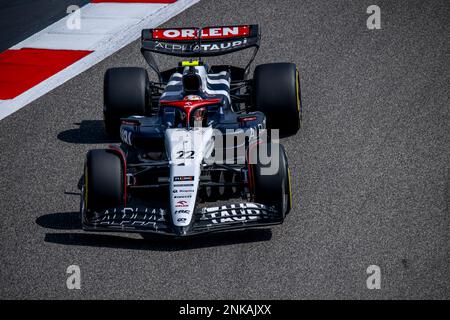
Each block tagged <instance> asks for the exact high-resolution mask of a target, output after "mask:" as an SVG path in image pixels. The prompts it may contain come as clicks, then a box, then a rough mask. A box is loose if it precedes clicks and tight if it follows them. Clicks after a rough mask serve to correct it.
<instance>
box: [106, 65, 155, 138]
mask: <svg viewBox="0 0 450 320" xmlns="http://www.w3.org/2000/svg"><path fill="white" fill-rule="evenodd" d="M149 91H150V81H149V79H148V74H147V71H146V70H145V69H143V68H132V67H124V68H111V69H108V70H106V73H105V78H104V91H103V94H104V97H103V99H104V107H103V115H104V123H105V130H106V133H107V134H108V135H110V136H112V137H118V136H119V129H120V118H126V117H129V116H133V115H139V116H143V115H145V114H146V112H147V110H149V104H150V93H149Z"/></svg>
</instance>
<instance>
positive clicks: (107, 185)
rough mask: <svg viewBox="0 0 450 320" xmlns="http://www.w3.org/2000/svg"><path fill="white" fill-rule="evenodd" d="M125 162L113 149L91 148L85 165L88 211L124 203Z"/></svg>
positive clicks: (85, 192) (85, 202) (85, 198)
mask: <svg viewBox="0 0 450 320" xmlns="http://www.w3.org/2000/svg"><path fill="white" fill-rule="evenodd" d="M124 189H125V181H124V163H123V161H122V159H121V158H120V157H119V155H117V154H116V153H114V152H113V151H111V150H105V149H95V150H90V151H89V152H88V154H87V157H86V163H85V167H84V207H85V208H86V209H87V211H88V212H91V211H99V210H104V209H108V208H112V207H116V206H119V205H121V204H123V203H124V192H125V190H124Z"/></svg>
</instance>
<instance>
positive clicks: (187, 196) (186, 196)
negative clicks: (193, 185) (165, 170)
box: [174, 194, 192, 198]
mask: <svg viewBox="0 0 450 320" xmlns="http://www.w3.org/2000/svg"><path fill="white" fill-rule="evenodd" d="M174 198H192V196H191V195H188V194H186V195H184V196H174Z"/></svg>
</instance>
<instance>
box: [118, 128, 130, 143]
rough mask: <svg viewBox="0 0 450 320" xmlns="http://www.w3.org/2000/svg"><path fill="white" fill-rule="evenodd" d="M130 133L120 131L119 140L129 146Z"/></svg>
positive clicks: (123, 130)
mask: <svg viewBox="0 0 450 320" xmlns="http://www.w3.org/2000/svg"><path fill="white" fill-rule="evenodd" d="M131 135H132V133H131V131H128V130H125V129H120V139H121V140H122V141H123V142H124V143H126V144H128V145H130V146H131Z"/></svg>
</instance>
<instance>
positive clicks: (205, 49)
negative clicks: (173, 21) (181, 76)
mask: <svg viewBox="0 0 450 320" xmlns="http://www.w3.org/2000/svg"><path fill="white" fill-rule="evenodd" d="M259 39H260V35H259V31H258V25H239V26H220V27H205V28H171V29H144V30H142V37H141V42H142V49H141V50H143V51H147V50H148V51H151V52H155V53H161V54H166V55H173V56H179V57H206V56H218V55H222V54H227V53H231V52H234V51H238V50H243V49H247V48H250V47H259Z"/></svg>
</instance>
